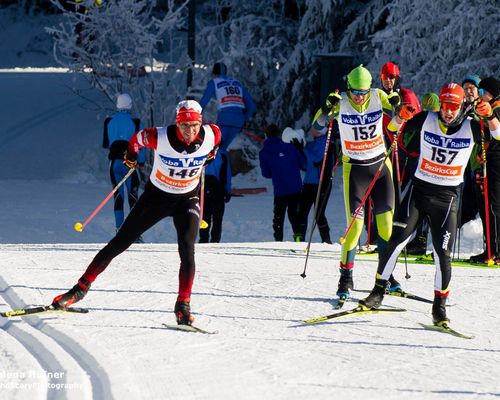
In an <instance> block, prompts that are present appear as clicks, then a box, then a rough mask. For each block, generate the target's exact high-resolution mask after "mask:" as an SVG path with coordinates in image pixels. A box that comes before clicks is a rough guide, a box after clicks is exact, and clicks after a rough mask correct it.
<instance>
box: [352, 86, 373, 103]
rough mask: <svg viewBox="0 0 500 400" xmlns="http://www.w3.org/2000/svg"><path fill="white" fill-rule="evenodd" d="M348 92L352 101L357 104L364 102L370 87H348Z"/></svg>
mask: <svg viewBox="0 0 500 400" xmlns="http://www.w3.org/2000/svg"><path fill="white" fill-rule="evenodd" d="M349 93H350V95H351V99H352V101H354V103H355V104H357V105H358V106H360V105H362V104H364V103H365V102H366V100H368V95H369V94H370V89H367V90H363V89H360V90H357V89H350V90H349Z"/></svg>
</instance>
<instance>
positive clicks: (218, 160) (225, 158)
mask: <svg viewBox="0 0 500 400" xmlns="http://www.w3.org/2000/svg"><path fill="white" fill-rule="evenodd" d="M205 175H212V176H215V177H216V178H217V180H218V181H219V182H221V183H223V184H224V190H225V194H226V195H227V194H229V193H231V163H230V162H229V155H228V153H227V152H226V151H224V150H222V149H219V151H217V155H216V156H215V158H214V159H213V160H212V161H211V162H209V163H208V164H207V166H206V167H205Z"/></svg>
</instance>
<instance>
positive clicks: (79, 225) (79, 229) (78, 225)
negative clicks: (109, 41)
mask: <svg viewBox="0 0 500 400" xmlns="http://www.w3.org/2000/svg"><path fill="white" fill-rule="evenodd" d="M134 171H135V167H134V168H130V170H129V171H128V172H127V175H125V176H124V177H123V179H122V180H121V181H120V182H118V184H117V185H116V186H115V187H114V188H113V190H112V191H111V192H109V194H108V195H107V196H106V198H105V199H104V200H103V201H102V202H101V204H99V205H98V206H97V208H96V209H95V210H94V211H92V214H90V215H89V217H88V218H87V219H86V220H85V222H83V224H82V223H81V222H77V223H76V224H75V231H77V232H82V231H83V229H84V228H85V227H86V226H87V224H88V223H89V222H90V221H92V219H93V218H94V217H95V216H96V214H97V213H98V212H99V211H101V209H102V208H103V207H104V205H105V204H106V203H107V202H108V200H109V199H110V198H111V197H113V195H114V194H115V192H116V191H117V190H118V189H119V188H120V186H122V185H123V184H124V183H125V181H126V180H127V179H128V178H129V176H130V175H132V174H133V173H134Z"/></svg>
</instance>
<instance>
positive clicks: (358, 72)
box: [347, 64, 372, 90]
mask: <svg viewBox="0 0 500 400" xmlns="http://www.w3.org/2000/svg"><path fill="white" fill-rule="evenodd" d="M347 85H348V87H349V89H358V90H368V89H370V87H371V86H372V74H370V71H368V70H367V69H366V68H365V67H363V64H361V65H360V66H358V67H356V68H354V69H353V70H352V71H351V72H349V75H347Z"/></svg>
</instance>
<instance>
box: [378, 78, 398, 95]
mask: <svg viewBox="0 0 500 400" xmlns="http://www.w3.org/2000/svg"><path fill="white" fill-rule="evenodd" d="M381 77H382V86H383V87H384V89H385V90H386V91H387V92H388V93H390V92H392V91H393V90H394V85H395V84H396V75H392V74H382V76H381Z"/></svg>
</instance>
